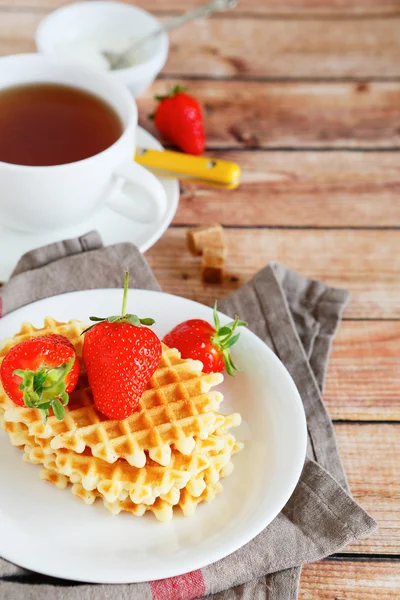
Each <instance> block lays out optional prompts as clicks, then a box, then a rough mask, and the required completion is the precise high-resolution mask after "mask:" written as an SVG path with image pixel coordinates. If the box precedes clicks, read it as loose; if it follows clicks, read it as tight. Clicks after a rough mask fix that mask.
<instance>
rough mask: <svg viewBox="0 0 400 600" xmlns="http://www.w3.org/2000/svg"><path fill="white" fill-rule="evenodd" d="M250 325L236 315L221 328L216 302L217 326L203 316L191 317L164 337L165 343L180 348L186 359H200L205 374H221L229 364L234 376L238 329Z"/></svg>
mask: <svg viewBox="0 0 400 600" xmlns="http://www.w3.org/2000/svg"><path fill="white" fill-rule="evenodd" d="M246 325H247V323H245V322H244V321H241V320H240V319H239V317H236V319H235V320H234V321H232V322H231V323H228V324H227V325H223V326H222V327H221V324H220V321H219V317H218V313H217V303H215V306H214V327H213V326H212V325H210V323H208V322H207V321H203V320H202V319H190V320H189V321H184V322H183V323H180V324H179V325H177V326H176V327H174V329H172V330H171V331H170V332H169V333H167V335H166V336H164V339H163V342H164V344H166V345H167V346H169V347H170V348H177V349H178V350H179V352H180V353H181V356H182V358H193V359H195V360H200V361H201V362H202V363H203V371H204V373H217V372H220V371H223V369H224V367H225V369H226V370H227V372H228V374H229V375H234V374H235V371H237V370H238V369H237V367H236V366H235V364H234V362H233V360H232V356H231V353H230V348H231V346H233V344H235V343H236V342H237V341H238V339H239V336H240V333H236V330H237V328H238V327H241V326H242V327H245V326H246Z"/></svg>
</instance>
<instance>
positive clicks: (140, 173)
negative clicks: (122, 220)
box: [107, 162, 167, 223]
mask: <svg viewBox="0 0 400 600" xmlns="http://www.w3.org/2000/svg"><path fill="white" fill-rule="evenodd" d="M114 176H115V177H116V180H117V181H116V184H115V187H114V193H113V194H112V195H111V197H110V199H109V200H108V202H107V204H108V206H109V207H110V208H111V209H112V210H115V211H116V212H118V213H120V214H122V215H123V216H124V217H127V218H128V219H131V220H132V221H139V222H140V223H153V222H155V221H159V220H161V219H162V218H163V217H164V215H165V213H166V210H167V194H166V192H165V189H164V187H163V185H162V184H161V183H160V181H159V180H158V179H157V177H155V176H154V175H153V174H152V173H150V171H148V170H147V169H145V168H144V167H142V166H140V165H138V164H137V163H135V162H129V163H124V164H122V165H121V166H120V167H118V168H117V169H116V170H115V171H114ZM143 192H144V193H143ZM138 196H139V197H138ZM144 198H145V202H143V200H144Z"/></svg>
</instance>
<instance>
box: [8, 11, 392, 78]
mask: <svg viewBox="0 0 400 600" xmlns="http://www.w3.org/2000/svg"><path fill="white" fill-rule="evenodd" d="M43 14H44V13H43V12H42V11H41V10H39V11H38V10H34V9H32V10H26V11H21V10H19V9H17V8H16V9H12V8H11V9H7V10H6V7H3V10H2V11H1V19H0V40H1V43H0V53H2V54H3V53H13V52H21V51H25V52H28V51H32V50H34V42H33V36H34V32H35V29H36V27H37V25H38V23H39V21H40V20H41V19H42V18H43ZM166 19H167V17H162V18H161V21H165V20H166ZM399 26H400V16H399V17H397V16H392V17H391V18H375V19H358V20H357V24H356V26H355V23H354V19H342V18H331V19H312V18H310V19H263V18H260V17H254V16H253V17H247V16H240V17H239V16H238V17H237V18H236V17H234V16H231V15H228V16H226V17H221V16H219V17H215V18H210V19H200V20H198V21H195V22H192V23H189V24H187V25H186V26H185V27H183V28H181V29H178V30H176V31H175V32H174V33H173V34H171V46H170V53H169V58H168V61H167V65H166V67H165V68H164V73H165V74H171V73H173V74H174V75H175V74H178V75H179V76H180V77H181V76H185V75H197V76H207V75H211V74H212V76H213V77H230V78H232V77H241V78H243V77H250V78H252V77H257V78H260V77H261V78H262V77H285V78H296V79H299V78H301V77H307V78H309V77H321V78H327V77H328V78H341V77H357V78H360V77H374V76H375V77H376V76H378V77H398V76H399V75H400V38H399V35H398V31H399ZM239 40H240V42H239ZM377 47H379V52H377V51H376V48H377Z"/></svg>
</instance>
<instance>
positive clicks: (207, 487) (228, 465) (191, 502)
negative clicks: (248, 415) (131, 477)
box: [40, 436, 242, 522]
mask: <svg viewBox="0 0 400 600" xmlns="http://www.w3.org/2000/svg"><path fill="white" fill-rule="evenodd" d="M231 437H232V438H233V436H231ZM241 448H242V445H241V444H240V443H237V442H235V441H233V442H232V444H231V445H230V454H228V455H227V456H225V457H224V460H223V461H221V463H220V465H219V468H218V469H217V470H216V468H215V467H216V465H214V467H213V466H211V467H208V468H207V469H205V470H204V471H203V473H202V474H201V479H202V480H203V484H204V485H202V486H201V491H199V490H200V488H197V489H195V490H194V489H192V488H191V487H190V486H188V485H187V486H185V487H184V488H183V489H181V490H179V489H177V488H175V487H173V488H171V490H170V491H169V492H168V493H167V494H163V495H161V496H159V497H158V498H156V499H154V500H153V501H152V502H151V503H145V502H143V503H135V502H133V501H132V499H131V498H130V497H129V496H127V495H125V497H124V496H122V497H121V498H119V499H118V500H116V501H115V502H108V501H107V500H106V499H105V498H104V496H103V495H102V494H101V493H100V492H99V491H98V490H87V489H85V488H84V487H83V485H82V483H80V482H74V483H73V485H72V487H71V491H72V493H73V494H74V495H75V496H77V497H78V498H80V499H81V500H83V501H84V502H85V504H93V503H94V502H95V500H96V499H97V498H101V499H102V500H103V504H104V506H105V507H106V508H107V509H108V510H109V511H110V512H111V514H113V515H118V514H119V513H120V512H122V511H123V512H128V513H131V514H134V515H136V516H139V517H140V516H143V515H144V514H145V513H146V512H152V513H153V514H154V515H155V517H156V518H157V519H158V520H159V521H162V522H168V521H170V520H171V519H172V517H173V515H174V507H175V506H179V507H180V509H181V510H182V512H183V514H184V516H191V515H193V513H194V512H195V510H196V507H197V505H198V504H200V503H201V502H210V501H211V500H213V499H214V498H215V497H216V495H217V494H219V493H220V492H221V491H222V485H221V483H220V479H221V478H222V477H226V476H228V475H229V474H230V473H231V472H232V469H233V464H232V462H231V461H230V458H231V457H232V454H235V453H236V452H238V451H240V450H241ZM55 468H56V466H55V464H54V463H53V462H52V461H51V460H50V459H49V458H47V460H46V466H45V467H44V468H43V469H42V470H41V472H40V478H41V479H43V480H46V481H49V482H50V483H52V484H53V485H56V486H57V487H59V488H61V489H64V488H65V487H66V486H67V484H68V481H69V478H68V477H66V476H65V475H62V474H60V473H59V472H57V471H56V470H55Z"/></svg>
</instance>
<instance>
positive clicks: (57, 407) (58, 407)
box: [52, 399, 65, 421]
mask: <svg viewBox="0 0 400 600" xmlns="http://www.w3.org/2000/svg"><path fill="white" fill-rule="evenodd" d="M52 408H53V412H54V416H55V417H56V418H57V419H58V420H59V421H62V420H63V418H64V415H65V411H64V407H63V405H62V404H61V402H60V401H59V400H58V399H57V400H54V402H53V405H52Z"/></svg>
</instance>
